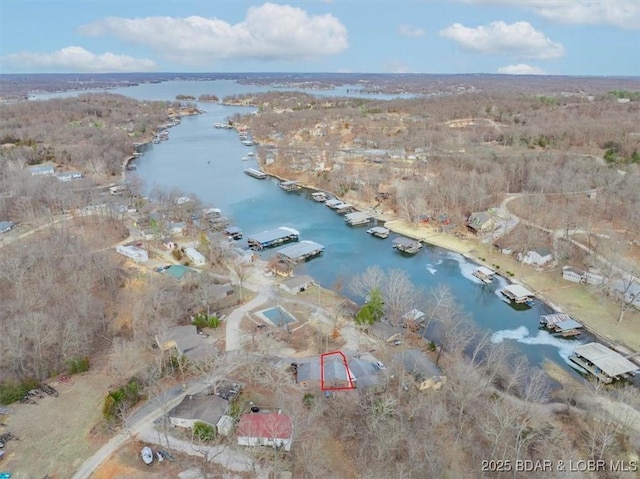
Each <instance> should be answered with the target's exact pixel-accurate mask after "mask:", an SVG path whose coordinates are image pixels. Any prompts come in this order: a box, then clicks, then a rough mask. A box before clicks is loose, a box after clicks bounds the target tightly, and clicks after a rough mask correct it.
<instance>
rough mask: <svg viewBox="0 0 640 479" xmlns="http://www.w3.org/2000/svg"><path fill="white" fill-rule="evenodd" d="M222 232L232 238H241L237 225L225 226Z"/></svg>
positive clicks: (240, 231)
mask: <svg viewBox="0 0 640 479" xmlns="http://www.w3.org/2000/svg"><path fill="white" fill-rule="evenodd" d="M224 234H225V235H227V236H228V237H229V238H232V239H234V240H239V239H242V230H241V229H240V228H238V227H237V226H228V227H227V228H225V230H224Z"/></svg>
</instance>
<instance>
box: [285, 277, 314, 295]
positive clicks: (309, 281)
mask: <svg viewBox="0 0 640 479" xmlns="http://www.w3.org/2000/svg"><path fill="white" fill-rule="evenodd" d="M315 284H316V283H315V281H314V279H313V278H312V277H311V276H309V275H306V274H303V275H300V276H294V277H293V278H291V279H288V280H286V281H283V282H282V283H280V288H281V289H284V290H285V291H286V292H287V293H290V294H298V293H301V292H303V291H306V290H307V289H309V288H310V287H311V286H313V285H315Z"/></svg>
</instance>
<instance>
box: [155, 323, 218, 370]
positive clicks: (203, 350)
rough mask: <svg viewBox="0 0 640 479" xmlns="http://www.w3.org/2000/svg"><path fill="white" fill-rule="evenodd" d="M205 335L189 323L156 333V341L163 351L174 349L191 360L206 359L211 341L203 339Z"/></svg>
mask: <svg viewBox="0 0 640 479" xmlns="http://www.w3.org/2000/svg"><path fill="white" fill-rule="evenodd" d="M205 339H206V337H204V336H203V335H200V334H198V329H197V328H196V327H195V326H194V325H192V324H190V325H187V326H173V327H171V328H169V329H167V331H166V332H164V334H159V335H156V343H157V344H158V347H160V349H162V350H163V351H171V350H174V351H175V352H176V353H178V354H179V355H180V356H186V357H187V358H189V359H190V360H192V361H197V360H201V359H206V358H207V356H208V353H209V351H210V349H211V348H212V347H213V345H212V344H211V343H208V342H206V341H205Z"/></svg>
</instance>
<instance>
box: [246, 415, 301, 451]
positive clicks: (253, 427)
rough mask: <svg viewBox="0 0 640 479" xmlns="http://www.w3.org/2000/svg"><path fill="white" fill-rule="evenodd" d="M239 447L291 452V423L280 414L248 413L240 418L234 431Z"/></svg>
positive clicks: (287, 417) (288, 418) (289, 419)
mask: <svg viewBox="0 0 640 479" xmlns="http://www.w3.org/2000/svg"><path fill="white" fill-rule="evenodd" d="M236 435H237V437H238V445H240V446H270V447H274V448H280V447H281V448H283V449H284V450H285V451H290V450H291V445H292V443H293V422H292V421H291V418H290V417H289V416H287V415H286V414H282V413H280V412H268V413H260V412H258V413H249V414H243V415H242V416H241V417H240V422H239V423H238V428H237V430H236Z"/></svg>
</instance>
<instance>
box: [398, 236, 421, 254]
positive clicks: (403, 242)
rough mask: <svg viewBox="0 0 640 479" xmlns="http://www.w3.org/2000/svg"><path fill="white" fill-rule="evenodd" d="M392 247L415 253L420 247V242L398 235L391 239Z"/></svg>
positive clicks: (402, 251)
mask: <svg viewBox="0 0 640 479" xmlns="http://www.w3.org/2000/svg"><path fill="white" fill-rule="evenodd" d="M393 247H394V248H395V249H397V250H398V251H400V252H401V253H404V254H416V253H417V252H418V251H420V249H422V243H420V241H416V240H412V239H411V238H405V237H404V236H400V237H398V238H396V239H394V240H393Z"/></svg>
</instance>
